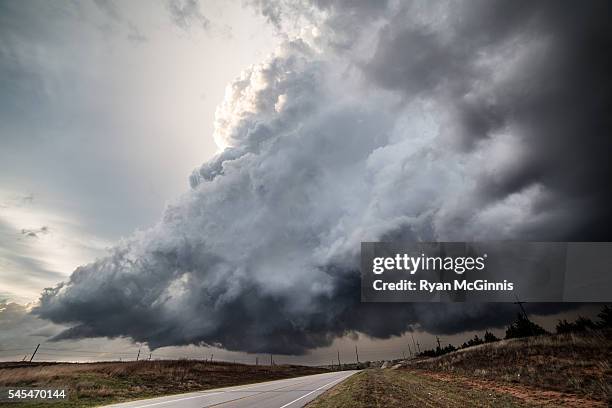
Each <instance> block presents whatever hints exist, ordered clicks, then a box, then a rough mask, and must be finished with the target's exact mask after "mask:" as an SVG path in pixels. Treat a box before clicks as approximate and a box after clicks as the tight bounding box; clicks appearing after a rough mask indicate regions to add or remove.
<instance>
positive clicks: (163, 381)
mask: <svg viewBox="0 0 612 408" xmlns="http://www.w3.org/2000/svg"><path fill="white" fill-rule="evenodd" d="M322 372H327V370H325V369H321V368H315V367H304V366H291V365H276V366H272V367H270V366H261V365H260V366H253V365H243V364H231V363H224V362H214V363H211V362H205V361H196V360H167V361H161V360H160V361H132V362H106V363H80V364H76V363H72V364H71V363H0V387H14V388H17V387H33V388H67V390H68V395H69V399H68V400H66V401H63V402H53V403H52V404H51V405H49V402H40V403H35V402H26V403H23V402H22V403H19V404H17V405H15V404H14V403H9V406H19V407H20V408H22V407H47V408H48V407H50V406H53V407H55V408H64V407H88V406H95V405H102V404H111V403H116V402H121V401H127V400H134V399H140V398H151V397H156V396H162V395H170V394H178V393H183V392H191V391H202V390H207V389H211V388H219V387H227V386H233V385H242V384H249V383H256V382H261V381H269V380H278V379H283V378H291V377H298V376H302V375H311V374H318V373H322ZM0 404H2V403H0Z"/></svg>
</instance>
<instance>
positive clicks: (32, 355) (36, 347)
mask: <svg viewBox="0 0 612 408" xmlns="http://www.w3.org/2000/svg"><path fill="white" fill-rule="evenodd" d="M39 347H40V344H39V345H38V346H36V350H34V353H33V354H32V357H30V363H31V362H32V359H33V358H34V356H35V355H36V352H37V351H38V348H39Z"/></svg>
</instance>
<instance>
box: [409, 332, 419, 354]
mask: <svg viewBox="0 0 612 408" xmlns="http://www.w3.org/2000/svg"><path fill="white" fill-rule="evenodd" d="M410 337H412V345H413V346H414V352H415V353H416V352H417V346H416V342H415V341H414V334H412V333H410Z"/></svg>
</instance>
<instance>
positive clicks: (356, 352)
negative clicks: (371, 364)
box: [355, 346, 359, 364]
mask: <svg viewBox="0 0 612 408" xmlns="http://www.w3.org/2000/svg"><path fill="white" fill-rule="evenodd" d="M355 355H356V356H357V364H359V352H358V351H357V346H355Z"/></svg>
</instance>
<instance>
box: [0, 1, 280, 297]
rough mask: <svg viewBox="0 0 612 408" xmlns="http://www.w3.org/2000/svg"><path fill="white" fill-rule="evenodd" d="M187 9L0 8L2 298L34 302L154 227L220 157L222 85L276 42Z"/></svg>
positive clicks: (256, 24)
mask: <svg viewBox="0 0 612 408" xmlns="http://www.w3.org/2000/svg"><path fill="white" fill-rule="evenodd" d="M188 4H191V3H189V2H186V3H184V4H183V3H181V2H170V3H164V2H154V3H153V4H149V2H140V3H138V2H112V1H95V2H90V1H86V2H70V1H60V2H53V3H50V2H46V1H28V2H19V1H3V2H2V3H1V5H0V7H1V8H0V19H1V22H2V23H1V24H0V33H1V34H0V37H1V38H2V41H1V42H0V54H1V56H2V57H1V58H0V87H1V89H2V92H0V95H1V96H0V117H1V119H0V138H1V139H0V140H1V143H2V149H0V232H1V233H0V240H1V241H0V242H1V244H2V245H0V248H1V249H0V251H1V252H0V268H1V269H0V271H1V274H0V279H1V281H0V287H1V288H2V292H5V293H4V294H3V296H5V297H10V298H12V299H15V300H19V301H22V302H30V301H33V300H36V299H37V298H38V296H39V295H40V291H41V289H42V288H44V287H46V286H53V285H55V284H56V283H57V281H58V280H61V279H63V278H65V277H66V276H68V275H69V274H70V273H71V272H72V270H74V269H75V268H76V267H77V266H78V265H81V264H83V263H87V262H90V261H91V260H93V259H95V258H96V257H99V256H102V255H104V253H105V250H106V248H108V247H110V246H111V245H112V244H113V243H114V242H117V241H118V240H119V239H121V238H122V237H125V236H128V235H130V234H131V233H132V232H133V231H134V230H136V229H138V228H145V227H147V226H149V225H151V224H153V223H154V222H155V221H156V220H157V219H158V218H159V215H160V213H161V212H162V210H163V208H164V206H165V205H166V203H167V202H168V201H169V200H170V199H172V198H173V197H175V196H177V195H179V194H180V193H182V192H183V191H184V190H185V189H186V188H188V186H189V184H188V183H189V182H188V177H189V173H190V172H191V170H192V169H193V168H194V167H195V166H196V165H199V164H201V163H202V162H203V161H204V160H206V159H208V158H209V157H211V156H212V155H213V154H214V153H215V152H216V150H217V146H216V145H215V143H214V141H213V139H212V138H211V137H210V134H211V133H212V130H213V120H214V113H215V108H216V105H217V104H218V102H219V101H220V100H222V99H223V95H224V91H225V86H226V84H227V83H229V82H230V81H231V80H232V79H234V78H235V77H236V76H238V75H239V74H240V72H241V71H242V70H243V69H245V68H246V67H248V66H249V65H250V64H252V63H253V62H255V61H257V60H259V59H261V58H263V57H265V56H266V55H267V54H268V53H270V52H272V51H273V50H274V47H275V46H276V44H277V43H278V40H277V39H276V37H275V36H274V34H273V30H272V29H271V28H270V27H268V26H267V25H266V24H265V22H264V19H263V17H258V15H257V14H256V13H255V12H253V11H252V10H249V9H244V8H243V7H241V5H240V3H236V2H210V3H206V4H204V3H203V4H200V5H196V6H194V7H195V8H194V9H193V11H190V9H189V8H185V7H186V5H188ZM193 4H196V3H193ZM177 10H178V11H177ZM181 10H185V11H184V15H180V13H181ZM204 10H205V11H206V16H205V15H204V14H203V13H204ZM211 19H214V22H212V21H211ZM42 228H45V229H44V230H41V229H42ZM26 231H32V232H36V231H39V232H40V233H37V234H36V237H35V236H34V235H32V234H30V235H28V234H27V232H26Z"/></svg>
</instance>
